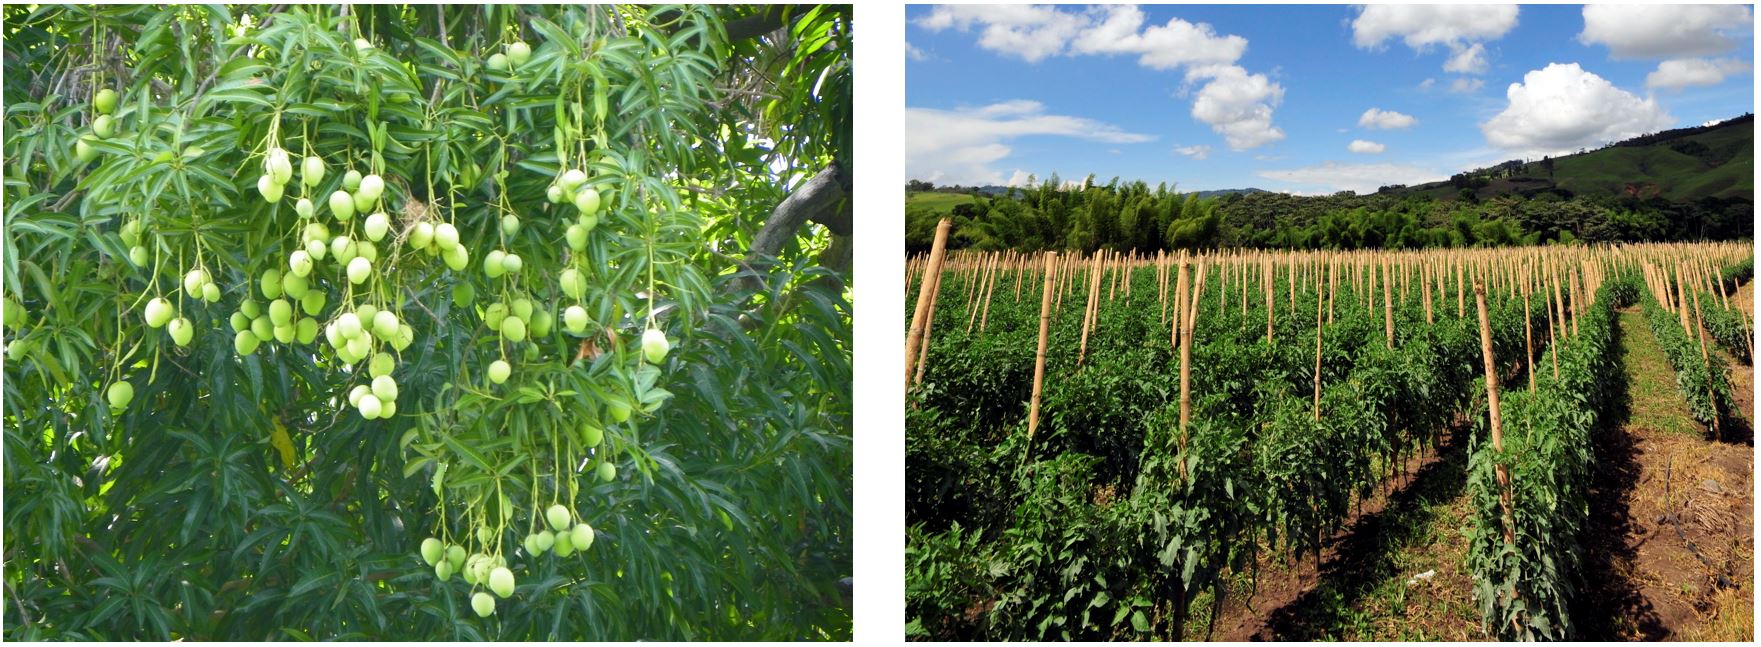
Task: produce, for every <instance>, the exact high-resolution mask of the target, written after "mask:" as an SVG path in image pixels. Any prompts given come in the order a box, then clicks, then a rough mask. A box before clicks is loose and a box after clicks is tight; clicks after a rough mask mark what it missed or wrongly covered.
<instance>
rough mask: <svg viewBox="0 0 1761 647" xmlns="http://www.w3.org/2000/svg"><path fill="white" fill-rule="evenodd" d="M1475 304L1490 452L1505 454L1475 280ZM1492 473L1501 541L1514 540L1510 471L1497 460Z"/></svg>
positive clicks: (1494, 366)
mask: <svg viewBox="0 0 1761 647" xmlns="http://www.w3.org/2000/svg"><path fill="white" fill-rule="evenodd" d="M1474 304H1475V306H1476V307H1478V308H1479V312H1480V357H1481V358H1482V359H1483V360H1484V363H1485V367H1486V405H1487V413H1488V415H1490V416H1491V423H1492V425H1491V426H1492V451H1493V452H1494V453H1496V454H1503V453H1504V420H1503V418H1502V416H1501V414H1500V411H1499V409H1498V362H1497V359H1496V358H1494V357H1493V356H1492V325H1491V323H1490V322H1489V321H1488V320H1487V318H1486V287H1485V285H1483V284H1482V283H1480V282H1479V281H1475V282H1474ZM1494 472H1495V474H1496V476H1497V479H1498V487H1499V493H1498V506H1499V508H1501V509H1502V510H1503V511H1504V543H1505V544H1513V543H1516V531H1515V530H1516V528H1515V526H1516V524H1515V522H1514V519H1513V518H1512V516H1511V492H1510V470H1509V469H1508V468H1506V467H1505V466H1504V465H1503V464H1502V463H1500V464H1499V465H1498V466H1497V467H1496V468H1495V469H1494Z"/></svg>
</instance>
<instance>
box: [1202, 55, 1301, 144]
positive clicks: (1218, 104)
mask: <svg viewBox="0 0 1761 647" xmlns="http://www.w3.org/2000/svg"><path fill="white" fill-rule="evenodd" d="M1200 79H1208V80H1207V81H1206V82H1205V84H1204V86H1203V87H1201V88H1199V91H1198V94H1197V96H1195V97H1194V98H1193V101H1192V116H1193V118H1194V119H1197V120H1199V121H1202V122H1205V123H1206V124H1210V126H1211V130H1212V131H1214V132H1216V133H1217V134H1219V135H1222V136H1223V141H1224V142H1226V143H1228V144H1229V148H1232V149H1234V150H1238V151H1239V150H1247V149H1250V148H1258V147H1260V146H1264V145H1266V144H1270V143H1272V142H1275V141H1278V140H1281V139H1284V131H1283V130H1282V129H1279V128H1278V127H1277V126H1274V125H1272V109H1273V108H1276V107H1277V106H1278V103H1279V102H1281V101H1283V100H1284V86H1281V85H1278V84H1277V83H1274V82H1272V80H1271V79H1268V78H1266V75H1264V74H1249V73H1248V72H1247V70H1244V69H1242V68H1241V67H1240V66H1236V65H1213V66H1209V67H1202V68H1194V69H1192V70H1190V71H1188V72H1187V73H1186V81H1187V82H1188V83H1193V82H1196V81H1198V80H1200Z"/></svg>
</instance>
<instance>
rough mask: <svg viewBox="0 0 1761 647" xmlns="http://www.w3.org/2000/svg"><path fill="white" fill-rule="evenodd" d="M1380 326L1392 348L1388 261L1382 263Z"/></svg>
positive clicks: (1391, 299)
mask: <svg viewBox="0 0 1761 647" xmlns="http://www.w3.org/2000/svg"><path fill="white" fill-rule="evenodd" d="M1382 328H1383V329H1384V330H1385V331H1386V332H1387V336H1388V348H1390V349H1392V348H1394V286H1392V285H1389V282H1388V263H1387V262H1383V263H1382Z"/></svg>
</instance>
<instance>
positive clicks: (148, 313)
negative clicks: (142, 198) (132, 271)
mask: <svg viewBox="0 0 1761 647" xmlns="http://www.w3.org/2000/svg"><path fill="white" fill-rule="evenodd" d="M130 224H133V223H130ZM183 293H184V295H185V296H188V297H189V298H191V299H200V300H202V301H207V302H209V303H213V302H215V301H219V300H220V286H218V285H215V283H214V280H213V279H212V278H209V276H208V271H207V270H204V269H202V268H199V267H198V268H195V269H192V270H190V271H189V273H187V274H184V275H183ZM141 315H142V318H144V319H146V321H147V327H149V328H159V327H164V328H165V332H166V333H167V334H169V335H171V343H173V344H177V346H178V347H179V348H182V347H184V346H188V345H189V344H190V339H191V338H192V337H193V336H194V335H195V328H194V327H192V326H191V324H190V320H188V319H185V318H183V317H180V316H178V314H177V307H176V306H173V305H172V304H171V301H169V300H167V299H166V298H165V297H153V299H152V300H150V301H148V302H147V307H146V308H145V309H144V310H143V311H142V313H141Z"/></svg>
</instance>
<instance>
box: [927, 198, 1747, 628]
mask: <svg viewBox="0 0 1761 647" xmlns="http://www.w3.org/2000/svg"><path fill="white" fill-rule="evenodd" d="M946 228H947V224H946V223H944V224H943V226H942V228H941V231H939V232H938V236H937V238H938V239H940V238H942V237H944V236H946V235H947V232H946ZM1749 254H1750V251H1749V248H1748V246H1746V245H1739V244H1732V243H1721V244H1661V245H1659V244H1646V245H1624V246H1615V247H1583V246H1564V247H1559V246H1555V247H1524V248H1505V249H1482V250H1457V251H1426V252H1299V253H1292V252H1261V251H1250V250H1235V251H1224V252H1218V253H1203V254H1186V253H1178V254H1166V253H1158V254H1154V255H1135V254H1123V253H1113V252H1102V253H1097V254H1095V255H1090V256H1073V255H1064V254H1055V253H1042V254H1020V253H1012V252H1003V253H980V252H971V251H968V252H954V253H948V252H945V251H942V247H941V246H939V245H938V246H937V247H936V249H935V250H934V251H932V252H930V253H929V254H926V255H921V256H917V257H913V258H911V259H910V260H909V261H908V262H907V283H906V285H907V287H906V290H907V295H906V296H907V304H908V305H911V306H914V308H913V309H912V310H911V311H910V312H908V313H907V314H908V315H909V317H908V328H907V331H906V332H907V334H906V367H905V371H906V374H905V380H906V387H907V389H908V405H907V406H908V410H907V413H906V427H907V446H906V447H907V449H906V452H907V456H906V463H907V474H906V487H907V492H906V514H907V524H908V527H907V560H906V561H907V572H906V605H907V618H908V626H907V635H908V637H911V638H915V639H961V638H988V639H1150V638H1175V639H1179V638H1203V637H1204V636H1188V635H1186V633H1185V632H1186V628H1187V626H1188V620H1189V619H1201V618H1200V616H1197V615H1195V614H1201V613H1208V614H1215V613H1216V612H1218V611H1220V609H1221V608H1222V605H1223V603H1224V592H1225V591H1226V590H1227V589H1228V587H1227V586H1226V585H1225V584H1226V582H1228V581H1230V579H1229V578H1232V577H1237V576H1239V575H1242V574H1246V575H1249V576H1253V577H1256V578H1257V575H1254V574H1255V573H1256V572H1257V567H1256V565H1257V564H1259V563H1262V562H1264V561H1265V560H1268V559H1279V560H1284V561H1285V562H1286V563H1289V562H1293V561H1296V560H1305V559H1306V560H1315V559H1318V556H1319V555H1320V553H1321V549H1322V547H1323V546H1324V544H1325V541H1326V538H1327V537H1329V536H1331V535H1333V534H1334V533H1335V532H1336V531H1339V530H1340V529H1341V527H1342V525H1343V524H1344V523H1345V522H1346V521H1347V520H1348V519H1349V518H1350V517H1351V515H1352V512H1353V510H1354V508H1355V507H1356V506H1358V505H1360V504H1361V503H1363V502H1364V501H1365V500H1366V498H1367V497H1370V496H1371V495H1373V494H1374V493H1375V492H1377V491H1378V490H1384V489H1390V488H1392V487H1394V486H1395V485H1396V484H1397V483H1399V482H1402V481H1403V480H1404V479H1406V478H1408V476H1407V475H1406V474H1405V473H1404V472H1405V470H1406V469H1407V468H1406V467H1405V466H1407V465H1409V464H1411V461H1414V460H1417V459H1420V458H1423V457H1425V456H1428V455H1431V454H1434V453H1436V452H1437V451H1438V450H1439V446H1440V443H1442V442H1443V440H1444V439H1445V438H1446V437H1449V436H1451V435H1452V434H1454V433H1455V432H1457V430H1460V431H1463V432H1465V433H1466V435H1467V437H1468V446H1467V451H1468V452H1469V459H1468V461H1469V464H1468V468H1467V473H1468V477H1467V479H1468V483H1467V491H1468V492H1469V493H1470V494H1471V497H1472V501H1473V510H1474V511H1475V515H1474V519H1473V523H1474V527H1475V528H1476V530H1475V533H1474V536H1473V538H1472V543H1471V548H1470V552H1469V556H1468V561H1469V564H1468V565H1469V567H1470V569H1471V571H1472V573H1473V575H1474V578H1475V582H1476V590H1475V592H1474V594H1475V599H1476V600H1477V601H1478V603H1479V605H1480V615H1481V618H1482V621H1483V624H1484V627H1485V630H1486V631H1487V633H1488V634H1489V635H1490V636H1492V637H1497V638H1505V639H1517V638H1565V637H1570V636H1572V635H1573V634H1572V631H1573V625H1572V623H1571V619H1570V617H1569V613H1568V608H1569V604H1568V603H1569V602H1570V601H1571V600H1572V599H1573V596H1574V595H1575V592H1576V591H1578V590H1580V589H1581V585H1582V582H1580V581H1577V579H1576V578H1579V577H1581V576H1580V575H1579V572H1580V571H1579V569H1577V568H1575V567H1576V565H1577V560H1579V559H1581V555H1580V553H1579V551H1577V550H1576V546H1577V542H1578V541H1579V539H1580V535H1581V531H1582V528H1583V527H1584V519H1585V517H1586V515H1587V513H1588V507H1587V506H1588V503H1587V501H1588V499H1587V487H1588V484H1589V478H1590V472H1589V470H1590V467H1591V465H1592V462H1593V461H1594V460H1595V446H1594V445H1595V443H1594V442H1593V440H1592V436H1593V435H1594V434H1596V433H1597V432H1598V431H1599V430H1600V429H1601V428H1602V427H1601V425H1603V424H1604V423H1608V422H1610V421H1611V419H1610V418H1609V415H1610V410H1611V407H1612V406H1613V402H1614V400H1615V398H1614V395H1615V394H1616V393H1617V391H1618V390H1619V389H1621V388H1622V386H1623V385H1622V383H1621V381H1620V380H1621V375H1620V374H1619V372H1618V371H1619V368H1618V365H1617V364H1616V363H1615V362H1614V361H1613V360H1612V359H1611V357H1613V356H1615V355H1617V354H1618V353H1617V350H1618V348H1617V347H1616V343H1617V341H1616V335H1617V333H1616V331H1615V329H1614V327H1613V323H1612V322H1613V311H1614V309H1615V308H1618V307H1623V306H1626V305H1629V304H1631V303H1633V302H1635V301H1638V302H1640V303H1641V304H1642V305H1643V306H1644V307H1645V308H1646V310H1647V312H1648V313H1651V312H1652V311H1655V312H1656V313H1662V314H1653V315H1652V316H1650V317H1649V321H1650V322H1651V324H1652V326H1653V327H1658V326H1673V334H1674V337H1673V338H1669V337H1668V334H1669V333H1668V332H1662V333H1659V337H1660V338H1665V339H1674V340H1675V342H1673V343H1675V344H1676V345H1677V346H1678V347H1679V348H1678V349H1676V350H1675V351H1672V352H1671V354H1670V356H1671V358H1672V360H1673V361H1675V362H1676V363H1675V366H1676V369H1677V370H1678V371H1680V372H1681V379H1679V380H1678V383H1679V384H1680V385H1681V386H1682V389H1683V391H1684V395H1686V396H1688V397H1689V398H1690V399H1693V398H1695V397H1699V398H1701V399H1702V400H1704V401H1705V402H1706V405H1705V406H1704V407H1698V406H1697V407H1696V412H1697V413H1703V414H1704V415H1706V416H1708V417H1707V418H1706V420H1707V421H1708V426H1709V427H1711V428H1713V429H1721V428H1728V427H1729V426H1730V425H1729V420H1728V418H1726V417H1725V416H1728V414H1729V413H1730V411H1731V410H1732V409H1731V407H1732V405H1731V403H1730V401H1729V397H1728V392H1729V387H1728V383H1727V382H1726V381H1725V379H1724V377H1723V376H1724V371H1725V367H1724V366H1723V365H1721V364H1719V363H1718V356H1717V355H1714V354H1712V353H1710V352H1709V351H1708V350H1707V348H1708V346H1709V345H1711V344H1723V345H1725V346H1726V348H1727V350H1728V351H1729V353H1730V354H1731V355H1732V356H1733V357H1735V356H1740V357H1744V358H1746V357H1749V355H1748V354H1747V353H1748V351H1747V346H1746V344H1747V343H1748V341H1747V340H1749V339H1750V338H1751V337H1752V334H1751V333H1752V331H1750V330H1748V329H1747V328H1745V326H1746V324H1745V323H1743V322H1746V321H1747V318H1746V317H1745V316H1744V315H1743V314H1741V313H1740V312H1739V311H1737V310H1733V309H1732V305H1731V301H1730V300H1731V298H1732V295H1733V292H1734V289H1735V286H1736V285H1737V284H1738V283H1741V282H1742V281H1744V280H1746V278H1747V276H1748V271H1749V265H1748V263H1749V261H1748V260H1747V259H1748V258H1749ZM1666 292H1667V293H1668V295H1673V296H1664V295H1665V293H1666ZM1653 293H1655V296H1653ZM1682 295H1687V296H1686V297H1685V298H1684V297H1683V296H1682ZM1695 295H1698V302H1697V304H1696V302H1695V301H1694V299H1695ZM1696 308H1697V309H1696ZM1665 315H1666V316H1665ZM1727 320H1728V321H1732V322H1736V323H1724V324H1712V323H1708V322H1714V321H1720V322H1722V321H1727ZM1715 325H1724V326H1734V328H1735V330H1733V331H1732V332H1729V333H1726V334H1725V335H1723V336H1721V335H1718V334H1706V333H1705V331H1707V330H1709V329H1710V328H1712V327H1714V326H1715ZM1726 339H1728V341H1720V340H1726ZM1670 343H1671V342H1668V341H1666V343H1665V345H1666V346H1668V345H1669V344H1670ZM1721 385H1722V386H1721ZM1721 389H1722V390H1721ZM1701 391H1704V393H1703V394H1702V395H1699V396H1695V395H1693V394H1692V393H1690V392H1701ZM1721 424H1722V426H1721ZM1213 617H1214V616H1213ZM1195 626H1202V625H1195Z"/></svg>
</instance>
